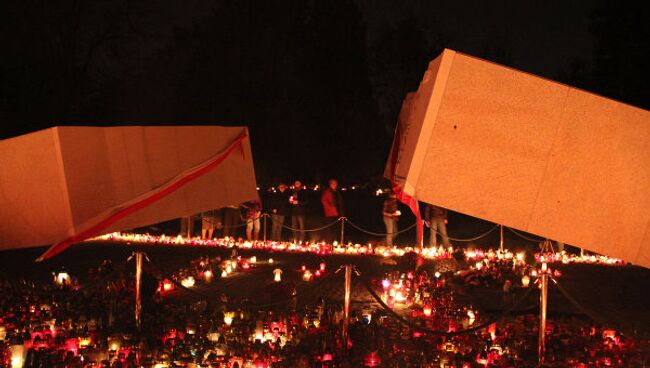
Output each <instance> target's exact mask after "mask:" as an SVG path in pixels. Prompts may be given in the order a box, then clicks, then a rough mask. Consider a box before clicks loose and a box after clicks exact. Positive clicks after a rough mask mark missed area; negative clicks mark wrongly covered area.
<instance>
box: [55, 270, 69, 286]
mask: <svg viewBox="0 0 650 368" xmlns="http://www.w3.org/2000/svg"><path fill="white" fill-rule="evenodd" d="M69 282H70V275H68V273H67V272H59V273H58V274H57V275H56V283H57V284H59V285H65V284H67V283H69Z"/></svg>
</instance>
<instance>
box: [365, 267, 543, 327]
mask: <svg viewBox="0 0 650 368" xmlns="http://www.w3.org/2000/svg"><path fill="white" fill-rule="evenodd" d="M362 280H363V285H364V286H365V288H366V289H367V290H368V292H369V293H370V295H371V296H372V297H373V299H375V301H377V303H379V305H381V307H382V309H384V310H385V311H386V312H388V313H389V314H390V315H392V316H393V317H395V318H396V319H397V320H398V322H400V323H402V324H404V325H406V326H408V327H410V328H412V329H414V330H416V331H419V332H423V333H428V334H431V335H444V336H447V337H452V336H457V335H463V334H467V333H471V332H474V331H477V330H480V329H483V328H485V327H487V326H489V325H491V324H492V323H494V322H496V321H498V320H500V319H502V318H503V317H505V316H506V315H507V314H510V313H511V312H512V311H513V310H515V308H517V307H518V306H519V305H520V304H521V303H522V302H523V301H524V300H526V299H527V298H528V296H529V295H530V293H531V291H532V290H533V288H528V290H526V293H525V294H524V295H523V296H522V297H521V299H519V300H518V301H517V302H515V303H514V304H513V305H511V306H510V307H509V308H508V309H506V310H505V311H503V312H502V313H501V314H499V315H497V316H496V317H491V318H490V319H489V320H488V321H487V322H484V323H481V324H478V325H476V326H474V327H471V328H468V329H465V330H461V331H454V332H448V331H439V330H432V329H429V328H426V327H422V326H420V325H418V324H417V323H414V322H412V321H409V320H408V319H406V318H404V317H402V316H401V315H400V314H399V313H397V312H395V311H394V310H393V309H392V308H391V307H389V306H388V305H386V303H384V301H383V300H382V299H381V297H379V296H378V295H377V293H376V292H375V291H374V290H373V289H372V286H371V285H370V284H369V283H368V282H367V280H365V279H363V278H362Z"/></svg>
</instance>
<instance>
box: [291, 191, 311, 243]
mask: <svg viewBox="0 0 650 368" xmlns="http://www.w3.org/2000/svg"><path fill="white" fill-rule="evenodd" d="M304 197H305V195H304V193H302V183H301V182H300V180H296V181H295V182H294V183H293V192H292V193H291V196H290V197H289V204H290V206H291V227H292V228H293V241H294V242H296V243H297V242H304V241H305V231H304V230H305V215H306V213H307V201H306V200H305V198H304Z"/></svg>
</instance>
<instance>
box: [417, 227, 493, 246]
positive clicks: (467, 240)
mask: <svg viewBox="0 0 650 368" xmlns="http://www.w3.org/2000/svg"><path fill="white" fill-rule="evenodd" d="M498 228H499V225H494V227H493V228H491V229H490V230H488V231H486V232H484V233H483V234H481V235H479V236H475V237H473V238H466V239H462V238H452V237H451V236H448V235H447V238H448V239H449V240H453V241H458V242H471V241H474V240H478V239H481V238H484V237H486V236H488V234H490V233H491V232H493V231H494V230H496V229H498ZM429 229H430V230H431V231H435V232H436V234H438V235H440V236H444V235H443V234H441V233H440V232H439V231H437V230H433V229H431V228H429Z"/></svg>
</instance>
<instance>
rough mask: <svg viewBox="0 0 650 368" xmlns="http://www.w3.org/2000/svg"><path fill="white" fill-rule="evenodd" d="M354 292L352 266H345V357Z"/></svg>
mask: <svg viewBox="0 0 650 368" xmlns="http://www.w3.org/2000/svg"><path fill="white" fill-rule="evenodd" d="M351 292H352V265H351V264H346V265H345V298H344V304H343V355H344V356H346V355H347V353H348V327H349V326H350V293H351Z"/></svg>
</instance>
